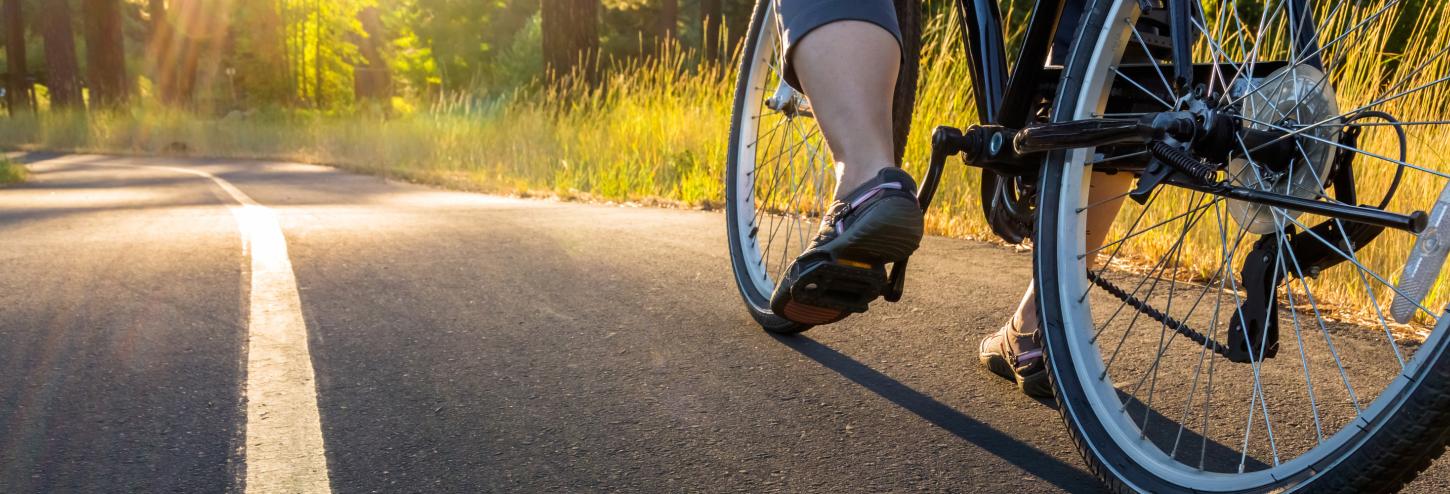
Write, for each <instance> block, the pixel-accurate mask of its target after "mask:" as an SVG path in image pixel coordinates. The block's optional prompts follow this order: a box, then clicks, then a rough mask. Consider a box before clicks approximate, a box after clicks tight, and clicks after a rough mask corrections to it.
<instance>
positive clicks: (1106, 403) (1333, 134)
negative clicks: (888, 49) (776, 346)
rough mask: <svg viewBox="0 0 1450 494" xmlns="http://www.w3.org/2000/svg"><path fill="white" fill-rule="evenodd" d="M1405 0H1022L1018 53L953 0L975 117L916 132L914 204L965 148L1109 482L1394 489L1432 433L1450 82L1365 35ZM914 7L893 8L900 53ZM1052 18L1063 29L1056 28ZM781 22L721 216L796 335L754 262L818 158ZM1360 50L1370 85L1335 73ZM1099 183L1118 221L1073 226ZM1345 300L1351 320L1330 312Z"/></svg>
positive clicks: (799, 244) (738, 112)
mask: <svg viewBox="0 0 1450 494" xmlns="http://www.w3.org/2000/svg"><path fill="white" fill-rule="evenodd" d="M1398 1H1399V0H1388V1H1387V2H1386V3H1383V4H1382V5H1363V4H1361V3H1357V2H1346V1H1339V2H1323V3H1320V4H1315V5H1311V4H1310V2H1309V1H1308V0H1278V1H1270V2H1266V3H1265V4H1258V3H1239V2H1237V1H1234V0H1227V1H1213V0H1206V1H1198V0H1085V1H1083V2H1074V3H1069V2H1068V1H1065V0H1038V1H1037V2H1036V4H1035V5H1034V6H1033V8H1032V11H1031V12H1032V14H1031V17H1030V21H1029V24H1028V26H1027V28H1026V36H1025V37H1024V38H1023V40H1024V41H1023V42H1022V45H1021V47H1020V50H1019V52H1018V53H1019V55H1018V57H1017V60H1018V62H1017V63H1016V64H1015V67H1012V68H1011V69H1010V70H1009V68H1008V63H1007V57H1006V51H1007V50H1006V48H1005V47H1006V40H1005V39H1004V35H1003V32H1002V27H1001V15H1000V8H999V6H998V4H997V1H996V0H959V2H957V9H958V10H957V13H958V14H957V15H959V16H960V18H961V19H962V21H963V24H964V36H963V39H964V40H965V45H966V47H965V49H966V53H967V55H968V60H969V61H970V62H969V63H970V70H971V74H972V81H971V86H970V87H971V89H970V90H971V91H972V96H973V101H974V102H975V105H976V109H977V113H978V116H979V122H978V124H977V125H974V126H971V127H970V128H968V129H966V130H958V129H953V128H950V127H939V128H938V129H936V131H935V132H934V133H933V135H932V153H931V159H930V161H929V163H928V165H927V172H926V176H925V178H924V179H923V180H922V185H921V191H920V192H919V196H918V200H919V202H920V203H921V205H922V207H923V209H926V208H928V207H929V206H930V204H931V201H932V199H933V195H934V193H935V190H936V188H937V186H938V185H939V184H940V182H941V180H942V179H943V176H944V173H945V167H946V164H947V161H948V158H950V157H952V156H957V155H960V156H962V158H963V159H962V161H963V162H964V163H965V164H966V165H968V166H970V167H976V168H980V169H982V170H983V181H982V186H981V191H982V200H983V209H984V211H986V213H987V221H988V223H989V224H990V225H991V227H992V230H993V231H994V232H995V233H997V234H998V235H999V236H1001V237H1002V238H1003V239H1004V240H1006V241H1008V242H1011V243H1017V242H1020V241H1022V240H1023V239H1025V238H1031V239H1032V241H1033V250H1034V274H1035V276H1036V279H1037V280H1038V282H1039V291H1038V294H1039V295H1038V297H1039V300H1038V307H1039V311H1040V314H1039V315H1040V317H1041V320H1042V321H1043V324H1044V326H1043V331H1042V333H1041V334H1042V336H1041V338H1042V340H1043V342H1042V343H1043V344H1044V346H1045V347H1046V357H1045V358H1046V363H1047V367H1048V370H1049V372H1050V376H1051V380H1052V386H1053V389H1054V391H1055V393H1056V396H1057V402H1058V405H1059V407H1058V409H1059V411H1060V413H1061V416H1062V418H1063V420H1064V422H1065V424H1066V425H1067V428H1068V430H1069V432H1070V435H1071V437H1072V438H1073V440H1074V441H1075V442H1076V444H1077V446H1078V449H1079V451H1080V453H1081V454H1082V456H1083V458H1084V460H1085V462H1086V463H1087V465H1088V467H1089V469H1090V470H1092V471H1093V472H1094V473H1095V474H1096V475H1097V476H1098V477H1099V478H1100V479H1101V480H1102V481H1103V482H1104V483H1105V484H1106V485H1107V486H1108V487H1110V488H1111V489H1113V490H1115V491H1119V492H1129V491H1139V492H1141V491H1149V492H1180V491H1196V492H1267V491H1282V492H1377V491H1389V490H1396V489H1398V488H1400V487H1402V486H1403V485H1404V484H1405V483H1406V482H1408V481H1409V480H1411V479H1413V478H1414V476H1415V475H1416V474H1417V473H1418V472H1420V471H1422V470H1424V469H1425V468H1426V467H1428V466H1429V465H1430V463H1431V462H1432V461H1433V460H1434V459H1435V458H1436V457H1438V456H1439V455H1440V454H1441V453H1442V452H1443V451H1444V449H1445V442H1446V438H1447V434H1450V356H1447V354H1446V353H1447V352H1446V347H1447V346H1450V340H1447V336H1446V333H1447V332H1450V317H1446V316H1447V315H1450V313H1447V312H1446V310H1445V309H1441V310H1433V309H1431V308H1430V301H1428V300H1426V297H1427V295H1429V294H1432V293H1431V292H1435V293H1434V294H1438V296H1440V297H1443V296H1444V295H1445V292H1446V291H1447V290H1446V287H1445V286H1443V285H1441V286H1438V287H1437V286H1436V285H1434V283H1435V281H1436V279H1438V278H1437V276H1438V273H1439V270H1440V266H1441V264H1442V263H1443V261H1444V258H1445V249H1446V248H1447V247H1450V183H1447V180H1446V179H1450V174H1446V173H1445V172H1444V171H1442V170H1443V169H1445V167H1444V166H1443V161H1440V163H1441V164H1442V165H1441V166H1440V167H1439V168H1437V167H1436V166H1435V163H1436V161H1435V157H1434V156H1431V155H1430V153H1428V152H1426V150H1433V140H1434V139H1435V138H1436V136H1439V135H1444V136H1450V134H1437V132H1444V131H1445V129H1446V127H1447V126H1450V122H1447V121H1446V120H1445V119H1443V118H1442V116H1443V115H1441V114H1434V112H1435V111H1441V110H1445V108H1444V101H1443V100H1437V99H1435V98H1433V97H1430V96H1428V95H1433V94H1435V92H1434V91H1437V90H1443V86H1445V85H1450V75H1446V74H1441V72H1443V71H1445V70H1446V69H1447V67H1450V63H1447V62H1446V61H1445V55H1446V52H1447V51H1450V47H1445V48H1444V49H1439V50H1435V49H1434V48H1437V47H1428V48H1427V47H1419V48H1415V49H1413V50H1412V51H1413V53H1411V52H1407V53H1405V56H1404V57H1401V58H1399V59H1398V61H1397V62H1394V63H1381V62H1383V61H1382V60H1380V59H1378V58H1375V57H1378V56H1380V54H1379V53H1378V52H1377V51H1376V50H1373V49H1366V48H1365V46H1364V45H1365V43H1373V42H1374V41H1373V40H1374V39H1377V38H1374V36H1376V35H1375V34H1373V33H1374V32H1375V31H1374V30H1375V29H1379V26H1380V25H1381V23H1383V22H1387V20H1386V19H1385V18H1386V17H1388V15H1387V12H1389V11H1390V10H1391V9H1394V8H1396V4H1397V3H1398ZM898 5H901V4H898ZM1065 7H1066V9H1065ZM1076 7H1080V11H1079V12H1078V13H1077V15H1073V14H1064V11H1065V10H1067V11H1071V10H1072V9H1073V8H1076ZM899 8H900V7H899ZM919 8H920V6H919V4H918V5H916V6H915V7H907V8H904V9H902V11H903V15H902V24H903V26H902V27H903V31H904V32H905V33H907V35H908V38H909V39H908V41H907V43H908V44H909V45H910V46H908V47H907V48H908V52H911V53H914V52H915V50H916V49H917V47H918V46H917V45H911V43H916V41H912V39H914V37H913V36H914V35H915V34H917V33H920V28H921V17H920V11H919V10H917V9H919ZM1059 30H1060V32H1062V33H1071V38H1070V39H1071V43H1070V45H1066V46H1057V47H1054V46H1052V45H1053V41H1052V39H1053V38H1054V35H1055V34H1057V33H1058V32H1059ZM1421 32H1429V31H1421ZM778 34H779V28H778V26H776V24H775V21H774V5H773V2H772V1H771V0H761V1H760V2H758V4H757V7H756V10H755V15H754V18H753V19H752V23H751V28H750V31H749V33H748V35H747V38H746V47H745V50H744V59H743V60H742V63H741V70H740V75H739V81H738V83H737V86H736V93H735V107H734V115H733V116H732V125H731V138H730V148H729V156H728V160H729V161H728V166H727V174H726V177H725V185H726V194H727V208H726V209H727V215H726V217H727V230H728V235H727V237H728V241H729V246H730V253H731V260H732V262H731V264H732V269H733V270H734V272H735V277H736V282H737V287H738V288H739V290H740V293H741V295H742V298H743V299H744V301H745V305H746V306H747V309H748V310H749V311H750V313H751V315H752V316H753V317H754V318H755V320H756V321H757V322H759V323H760V324H761V326H763V327H764V328H765V329H766V330H768V331H771V332H774V333H778V334H787V335H788V334H795V333H799V332H801V331H805V330H807V329H810V328H809V327H806V326H803V325H799V324H795V323H792V322H790V321H787V320H785V319H783V318H780V317H778V316H776V315H774V314H772V313H770V310H769V303H768V301H769V297H770V294H771V291H772V290H773V289H774V284H775V283H774V279H775V277H777V276H778V273H779V269H781V268H783V267H784V266H785V265H787V264H788V263H789V262H790V260H791V259H792V258H793V257H794V256H795V255H797V254H798V253H799V252H801V251H802V250H803V249H804V246H805V244H806V243H807V242H809V240H810V239H809V234H810V232H812V231H814V226H815V223H816V222H818V221H819V220H820V215H821V213H822V211H823V210H824V209H825V207H827V206H828V204H829V200H830V191H831V190H832V188H833V187H832V181H833V177H834V175H833V173H831V172H830V171H829V168H830V166H831V165H832V160H831V159H830V158H829V156H828V153H829V150H827V149H826V148H825V146H824V145H823V143H822V141H821V137H820V135H819V132H818V130H817V129H816V127H815V124H814V122H813V120H812V115H811V113H810V106H809V101H808V100H806V99H805V98H804V97H803V96H802V95H800V94H799V93H797V92H795V91H794V90H793V89H791V88H790V87H789V86H788V85H785V84H783V83H782V82H781V81H780V77H779V72H778V70H779V60H778V57H779V56H780V55H779V53H778V50H777V48H778V47H779V46H780V39H779V35H778ZM1366 40H1370V41H1366ZM1064 50H1065V51H1064ZM1054 52H1056V53H1054ZM1411 55H1414V56H1411ZM1054 60H1056V61H1060V63H1054ZM906 62H907V63H906V64H905V68H904V73H903V77H902V78H901V79H902V80H903V81H904V82H903V84H902V87H901V88H899V89H898V91H897V97H896V101H897V108H898V111H897V115H896V119H895V124H896V130H897V138H898V156H900V155H901V152H902V150H903V149H904V144H905V142H906V137H907V136H908V135H909V131H910V128H909V127H910V121H911V113H910V107H911V101H912V95H913V94H914V92H913V91H914V85H915V80H916V72H915V71H916V65H915V63H914V62H915V61H914V60H907V61H906ZM1356 64H1358V65H1356ZM1366 64H1368V65H1366ZM1376 64H1378V65H1376ZM1367 66H1373V67H1378V68H1379V69H1378V70H1380V71H1379V72H1375V75H1378V76H1379V77H1378V78H1377V79H1375V80H1376V83H1374V84H1362V83H1355V82H1354V81H1353V80H1350V79H1349V78H1348V77H1347V76H1346V74H1349V73H1351V72H1350V70H1351V69H1353V70H1361V71H1363V70H1369V69H1363V67H1367ZM964 85H965V84H964ZM1411 103H1415V104H1411ZM1421 103H1424V104H1421ZM1341 105H1343V106H1341ZM1425 108H1429V109H1428V110H1426V109H1425ZM903 110H904V111H903ZM1345 110H1347V111H1345ZM1396 112H1400V114H1399V115H1397V114H1396ZM1416 112H1418V113H1419V114H1423V113H1427V112H1428V113H1430V115H1419V114H1417V113H1416ZM1412 114H1413V115H1412ZM1409 116H1414V117H1416V118H1408V117H1409ZM1427 142H1428V144H1427ZM1427 156H1428V158H1427ZM1425 159H1429V161H1428V162H1427V161H1424V160H1425ZM1114 175H1116V176H1127V177H1130V178H1131V179H1133V180H1134V183H1133V186H1132V188H1131V189H1130V190H1128V191H1126V192H1123V193H1121V194H1117V195H1114V196H1112V197H1109V198H1106V199H1105V200H1099V201H1091V202H1090V201H1089V200H1088V198H1089V196H1090V190H1089V189H1090V185H1091V184H1092V183H1093V181H1094V180H1106V179H1104V178H1103V177H1109V176H1114ZM1442 187H1443V188H1442ZM1437 194H1438V196H1437ZM1437 197H1438V199H1437ZM1100 199H1101V198H1100ZM1109 201H1114V202H1116V203H1122V204H1126V206H1124V209H1123V210H1122V211H1121V212H1119V213H1118V216H1117V221H1116V223H1115V230H1114V234H1113V235H1110V236H1109V238H1110V240H1109V241H1107V242H1104V244H1103V245H1101V246H1093V247H1089V246H1088V245H1087V243H1086V240H1085V232H1084V227H1083V223H1084V219H1083V218H1084V217H1085V214H1086V212H1087V211H1090V210H1092V209H1093V208H1096V207H1104V206H1103V204H1106V203H1107V202H1109ZM1426 211H1429V212H1426ZM1150 242H1157V244H1151V245H1150ZM1409 244H1413V246H1411V247H1409V248H1405V246H1407V245H1409ZM1372 245H1376V246H1380V247H1377V248H1376V249H1368V248H1367V247H1370V246H1372ZM1134 253H1137V254H1134ZM1135 256H1136V257H1135ZM906 264H907V263H905V262H902V263H898V264H896V265H893V266H890V267H889V269H888V267H886V266H878V267H874V269H877V272H876V273H877V275H882V276H887V278H886V286H887V287H888V288H887V290H886V291H885V294H884V298H885V299H886V300H888V301H891V302H895V301H898V300H900V298H901V296H902V294H903V292H904V290H905V273H906ZM1401 266H1403V271H1402V273H1401V275H1400V277H1399V279H1398V280H1397V281H1392V280H1391V276H1392V274H1391V273H1389V272H1388V270H1389V269H1398V268H1400V267H1401ZM1336 280H1337V281H1336ZM1336 283H1338V285H1337V286H1336V285H1335V284H1336ZM1331 299H1334V300H1349V301H1354V300H1359V301H1360V302H1359V304H1358V306H1353V304H1349V303H1346V304H1347V305H1345V308H1340V309H1333V308H1331V307H1330V306H1329V305H1328V304H1329V300H1331ZM1386 306H1389V308H1388V310H1387V309H1386V308H1385V307H1386ZM1350 309H1357V310H1359V313H1360V314H1368V316H1366V317H1367V322H1366V323H1364V324H1360V323H1350V322H1344V321H1342V320H1339V319H1336V318H1335V317H1332V313H1334V312H1344V311H1347V310H1350ZM1391 319H1393V320H1395V321H1397V322H1395V323H1391V322H1390V321H1391ZM1412 320H1418V322H1417V323H1416V324H1418V326H1414V325H1412V326H1405V325H1402V324H1400V323H1403V322H1405V321H1412ZM1414 328H1421V329H1424V328H1429V330H1428V333H1427V334H1422V335H1419V336H1415V335H1408V334H1407V333H1406V332H1407V331H1413V330H1414ZM1135 329H1136V330H1137V331H1135ZM1421 336H1422V337H1423V340H1420V337H1421ZM1125 349H1141V351H1136V352H1135V351H1126V352H1125V351H1124V350H1125ZM1275 411H1277V412H1278V414H1277V415H1276V414H1275Z"/></svg>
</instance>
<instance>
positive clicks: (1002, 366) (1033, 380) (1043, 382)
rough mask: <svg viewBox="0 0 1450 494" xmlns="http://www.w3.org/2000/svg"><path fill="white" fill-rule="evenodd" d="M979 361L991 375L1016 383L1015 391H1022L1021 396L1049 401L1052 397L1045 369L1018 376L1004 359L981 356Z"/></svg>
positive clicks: (997, 356)
mask: <svg viewBox="0 0 1450 494" xmlns="http://www.w3.org/2000/svg"><path fill="white" fill-rule="evenodd" d="M981 359H982V365H983V366H985V367H986V368H987V370H989V371H992V373H993V374H996V375H998V376H1002V378H1003V379H1007V380H1009V381H1012V382H1014V383H1017V389H1020V390H1022V393H1023V394H1026V395H1027V396H1031V397H1033V398H1042V399H1051V398H1052V397H1053V395H1054V393H1053V391H1052V383H1051V382H1049V381H1048V379H1047V370H1046V369H1043V370H1040V371H1037V372H1035V373H1033V374H1032V375H1029V376H1024V375H1021V374H1018V373H1017V371H1016V370H1015V369H1013V368H1012V364H1009V363H1007V359H1006V358H1005V357H1002V356H999V355H991V356H987V355H983V356H982V357H981Z"/></svg>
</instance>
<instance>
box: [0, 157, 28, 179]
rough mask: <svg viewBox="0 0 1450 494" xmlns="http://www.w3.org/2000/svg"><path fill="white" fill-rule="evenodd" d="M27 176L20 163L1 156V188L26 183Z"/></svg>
mask: <svg viewBox="0 0 1450 494" xmlns="http://www.w3.org/2000/svg"><path fill="white" fill-rule="evenodd" d="M26 176H27V172H26V171H25V167H24V166H22V165H21V164H20V163H16V162H14V161H11V160H10V158H8V157H6V156H4V155H0V187H3V186H6V185H10V184H15V183H20V182H24V181H25V178H26Z"/></svg>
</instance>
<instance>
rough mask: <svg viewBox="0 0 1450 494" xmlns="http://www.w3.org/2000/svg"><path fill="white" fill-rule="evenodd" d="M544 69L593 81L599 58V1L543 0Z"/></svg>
mask: <svg viewBox="0 0 1450 494" xmlns="http://www.w3.org/2000/svg"><path fill="white" fill-rule="evenodd" d="M541 1H542V8H541V9H540V17H541V19H540V21H541V23H542V26H541V29H542V31H543V32H542V35H543V36H542V37H543V48H544V70H545V72H547V73H548V74H549V75H550V77H554V78H559V77H562V76H565V75H569V74H572V73H574V72H575V71H576V70H579V71H581V73H582V75H583V76H584V77H585V78H586V79H589V80H593V79H594V78H595V77H596V75H597V70H598V67H597V63H598V56H599V0H541Z"/></svg>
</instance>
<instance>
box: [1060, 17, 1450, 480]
mask: <svg viewBox="0 0 1450 494" xmlns="http://www.w3.org/2000/svg"><path fill="white" fill-rule="evenodd" d="M1139 15H1140V12H1139V8H1138V2H1136V1H1132V0H1125V1H1120V2H1116V3H1115V5H1114V6H1113V7H1112V11H1111V12H1110V13H1109V15H1108V17H1107V19H1109V21H1108V23H1107V24H1109V26H1108V27H1107V28H1106V29H1105V31H1104V33H1103V35H1102V36H1101V37H1100V38H1098V49H1096V50H1094V53H1095V55H1094V57H1093V58H1092V59H1091V60H1090V61H1089V62H1088V66H1087V67H1088V68H1087V72H1086V75H1085V77H1086V79H1085V80H1088V81H1099V82H1098V83H1097V84H1086V85H1084V87H1083V88H1082V90H1081V92H1080V93H1079V96H1078V98H1079V99H1078V101H1079V102H1093V104H1091V105H1087V104H1079V105H1078V108H1077V109H1076V111H1075V114H1074V115H1073V118H1074V119H1089V118H1098V116H1100V115H1102V114H1103V112H1104V109H1105V107H1106V99H1107V98H1106V94H1107V89H1108V88H1109V87H1110V86H1111V84H1112V82H1113V81H1114V79H1115V75H1114V73H1115V72H1114V69H1115V64H1116V63H1117V61H1118V60H1119V59H1120V58H1121V57H1122V53H1123V52H1124V48H1125V47H1126V46H1127V44H1128V43H1129V41H1130V39H1131V37H1132V29H1130V27H1131V26H1133V25H1134V23H1135V21H1136V19H1137V17H1138V16H1139ZM1105 47H1111V48H1112V49H1111V50H1107V49H1104V48H1105ZM1092 156H1093V153H1092V152H1091V151H1090V150H1078V151H1075V152H1072V153H1070V154H1069V157H1068V161H1067V163H1064V164H1063V165H1061V166H1063V167H1064V171H1063V174H1062V180H1063V184H1064V187H1063V194H1062V195H1061V196H1060V197H1058V198H1057V199H1056V200H1057V201H1059V204H1058V208H1057V210H1058V211H1060V214H1061V215H1062V216H1060V217H1059V219H1058V221H1057V222H1056V226H1057V230H1056V232H1054V233H1055V234H1056V235H1057V238H1059V239H1070V240H1069V241H1066V242H1063V245H1064V246H1065V247H1064V248H1071V249H1074V250H1075V251H1076V252H1079V253H1084V254H1085V253H1086V252H1087V249H1086V246H1085V242H1086V240H1085V236H1084V234H1083V232H1084V230H1085V229H1086V225H1085V222H1086V215H1083V214H1079V213H1078V212H1079V211H1081V210H1082V209H1085V208H1088V207H1089V204H1088V190H1089V187H1088V184H1089V182H1090V179H1091V178H1090V177H1091V170H1092V168H1091V165H1089V164H1086V163H1088V160H1089V159H1090V158H1091V157H1092ZM1070 184H1078V185H1076V186H1072V185H1070ZM1073 190H1077V191H1078V193H1077V194H1073V193H1072V192H1071V191H1073ZM1054 262H1055V263H1056V266H1055V267H1056V269H1057V272H1058V274H1059V279H1058V280H1057V281H1058V283H1057V284H1056V285H1055V286H1045V287H1042V288H1043V289H1049V290H1054V291H1056V292H1057V293H1056V295H1057V297H1058V299H1059V300H1062V301H1063V305H1062V306H1061V307H1060V308H1059V310H1060V311H1061V314H1062V316H1063V325H1064V328H1063V332H1064V335H1063V336H1064V339H1065V341H1066V344H1067V345H1068V349H1069V352H1070V355H1071V359H1072V365H1073V366H1074V369H1073V370H1074V371H1075V372H1076V374H1077V376H1078V378H1079V380H1080V381H1081V383H1082V385H1083V387H1084V391H1085V393H1084V395H1085V397H1086V399H1087V403H1088V404H1089V406H1090V407H1091V409H1092V410H1091V413H1092V414H1093V415H1094V416H1096V417H1097V418H1098V419H1099V420H1100V423H1101V424H1102V425H1103V427H1104V429H1105V430H1106V431H1107V432H1108V434H1109V436H1111V438H1112V440H1113V441H1114V442H1115V443H1116V444H1117V445H1118V447H1119V448H1121V450H1122V451H1124V452H1125V453H1127V454H1128V455H1130V456H1131V457H1132V461H1133V462H1134V463H1136V464H1137V465H1139V466H1141V467H1142V468H1144V469H1146V470H1147V471H1149V472H1150V473H1152V474H1153V475H1155V476H1157V477H1159V478H1161V479H1163V480H1165V481H1168V482H1171V483H1175V484H1178V485H1181V486H1186V487H1191V488H1193V489H1200V490H1207V491H1237V490H1248V489H1254V488H1259V487H1262V486H1265V485H1269V484H1272V483H1274V482H1276V481H1278V480H1280V479H1284V478H1286V477H1287V476H1289V475H1299V474H1302V473H1303V472H1304V471H1305V470H1307V469H1308V468H1309V467H1310V465H1311V464H1314V463H1317V462H1320V461H1323V460H1325V459H1326V458H1327V457H1328V455H1329V454H1331V453H1333V452H1335V451H1337V450H1339V449H1340V447H1341V446H1343V445H1345V444H1346V443H1347V442H1348V441H1350V440H1352V439H1355V438H1356V437H1363V435H1362V434H1360V432H1361V431H1362V430H1361V428H1360V427H1363V426H1367V425H1369V424H1370V423H1371V422H1372V421H1370V420H1367V419H1370V418H1375V417H1379V416H1380V414H1381V413H1383V412H1384V411H1385V409H1386V407H1388V406H1389V405H1390V404H1391V402H1392V401H1393V400H1392V398H1394V397H1396V396H1397V395H1399V394H1400V393H1401V392H1403V391H1404V390H1405V388H1406V386H1408V385H1409V384H1410V381H1409V379H1408V377H1407V376H1408V375H1409V374H1410V373H1412V372H1413V371H1414V370H1415V369H1417V367H1418V364H1420V363H1421V361H1422V358H1421V356H1419V355H1416V358H1415V359H1414V360H1412V361H1410V362H1407V363H1406V365H1405V366H1404V368H1403V369H1402V371H1401V373H1400V375H1399V376H1398V377H1396V378H1394V379H1393V380H1391V381H1390V382H1389V383H1388V384H1387V385H1386V386H1385V387H1384V388H1383V390H1382V391H1381V392H1380V393H1379V397H1378V398H1377V399H1376V400H1374V401H1373V402H1372V403H1370V404H1369V406H1367V407H1366V408H1364V409H1363V413H1362V414H1361V415H1360V417H1359V418H1358V419H1357V422H1359V425H1360V427H1356V426H1355V425H1354V424H1353V423H1351V424H1348V425H1345V426H1344V427H1343V428H1341V429H1340V430H1339V432H1337V433H1335V434H1334V435H1332V436H1330V437H1327V438H1325V439H1324V440H1323V441H1322V442H1321V443H1319V444H1318V445H1317V446H1315V447H1313V448H1311V449H1309V450H1308V451H1306V452H1304V453H1303V454H1301V455H1300V456H1299V457H1297V458H1294V459H1292V460H1290V461H1287V462H1283V463H1280V464H1278V465H1275V466H1273V467H1270V468H1268V469H1265V470H1259V471H1254V472H1247V473H1242V474H1228V473H1216V472H1208V471H1204V470H1199V469H1196V468H1192V467H1190V466H1187V465H1184V464H1182V463H1180V462H1179V461H1177V460H1175V459H1174V458H1172V457H1170V456H1169V454H1167V453H1165V452H1164V451H1163V450H1162V449H1160V448H1159V447H1158V446H1157V445H1155V444H1154V443H1153V442H1152V441H1150V440H1147V439H1144V438H1143V434H1142V432H1141V431H1140V429H1139V427H1138V425H1137V424H1136V423H1135V420H1134V419H1133V418H1132V417H1131V416H1130V415H1129V414H1128V413H1126V412H1124V411H1123V407H1122V401H1121V399H1120V391H1119V389H1118V388H1117V387H1116V386H1115V385H1114V383H1113V382H1112V380H1111V379H1110V377H1109V378H1104V379H1099V378H1098V376H1100V375H1104V374H1107V372H1106V366H1105V363H1104V359H1103V355H1102V353H1101V352H1100V349H1099V347H1098V343H1096V342H1094V341H1093V339H1094V338H1093V335H1094V332H1095V329H1096V328H1095V326H1096V323H1095V321H1094V319H1093V316H1092V311H1091V302H1092V298H1091V297H1081V295H1082V294H1084V293H1087V292H1088V290H1089V289H1090V282H1089V281H1088V280H1087V277H1086V276H1084V275H1083V273H1086V272H1087V262H1086V259H1085V258H1083V257H1080V256H1075V255H1058V256H1057V258H1056V259H1055V260H1054ZM1440 326H1442V327H1443V326H1444V324H1441V325H1440ZM1441 332H1443V331H1441ZM1439 337H1443V335H1440V334H1438V333H1437V334H1435V335H1434V336H1433V337H1432V338H1439ZM1098 456H1099V458H1102V456H1101V455H1100V454H1099V455H1098ZM1102 463H1103V464H1104V466H1105V467H1107V468H1110V469H1113V468H1115V467H1114V466H1113V465H1112V464H1110V463H1109V462H1102ZM1118 477H1119V478H1122V476H1121V475H1118Z"/></svg>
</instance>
